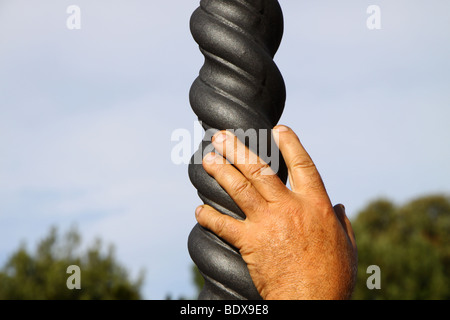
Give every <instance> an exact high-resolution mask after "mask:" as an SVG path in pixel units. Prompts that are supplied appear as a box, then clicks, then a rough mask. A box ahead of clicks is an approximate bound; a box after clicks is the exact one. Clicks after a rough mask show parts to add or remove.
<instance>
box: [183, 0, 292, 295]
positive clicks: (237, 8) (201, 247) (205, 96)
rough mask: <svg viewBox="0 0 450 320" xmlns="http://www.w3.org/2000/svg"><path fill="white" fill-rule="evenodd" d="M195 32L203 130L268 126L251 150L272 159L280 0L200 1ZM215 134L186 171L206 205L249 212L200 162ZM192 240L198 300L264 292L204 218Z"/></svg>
mask: <svg viewBox="0 0 450 320" xmlns="http://www.w3.org/2000/svg"><path fill="white" fill-rule="evenodd" d="M191 32H192V35H193V37H194V39H195V41H196V42H197V43H198V44H199V46H200V50H201V52H202V53H203V55H204V56H205V64H204V65H203V67H202V69H201V70H200V76H199V77H198V78H197V79H196V80H195V82H194V84H193V85H192V88H191V92H190V102H191V106H192V109H193V110H194V112H195V113H196V114H197V116H198V118H199V120H200V121H201V122H202V125H203V127H204V129H205V130H208V129H214V130H217V129H218V130H230V129H233V130H236V129H242V131H241V132H245V131H247V130H249V129H256V130H257V132H256V133H257V134H258V137H260V135H259V134H260V133H261V132H264V131H259V130H261V129H263V130H267V131H265V132H266V133H267V132H268V133H269V139H265V140H266V141H263V142H261V143H262V144H265V145H264V146H263V145H261V143H260V144H259V145H258V146H257V147H256V150H253V151H255V152H257V153H258V154H259V155H260V156H261V157H262V158H263V159H264V160H265V161H267V162H269V160H270V159H272V157H271V156H272V155H270V154H268V155H267V156H268V157H267V156H266V154H265V152H264V154H261V152H260V151H261V150H263V149H264V151H266V150H271V146H272V145H273V141H272V138H271V135H270V133H271V131H270V130H271V129H272V128H273V127H274V126H275V125H276V124H277V122H278V120H279V119H280V117H281V114H282V112H283V108H284V103H285V99H286V90H285V85H284V81H283V77H282V76H281V73H280V72H279V70H278V68H277V66H276V65H275V63H274V61H273V57H274V55H275V53H276V51H277V50H278V47H279V45H280V42H281V38H282V34H283V15H282V12H281V8H280V6H279V4H278V1H277V0H202V1H201V3H200V7H199V8H198V9H197V10H196V11H195V12H194V14H193V15H192V18H191ZM261 135H262V134H261ZM238 137H239V135H238ZM240 138H241V137H240ZM210 139H211V135H209V136H208V135H207V136H205V139H204V141H203V142H202V144H201V146H200V148H199V150H198V151H197V153H196V154H194V156H193V158H192V161H191V164H190V166H189V177H190V179H191V181H192V183H193V185H194V186H195V187H196V188H197V190H198V194H199V196H200V198H201V199H202V200H203V202H204V203H205V204H208V205H210V206H212V207H214V208H216V209H217V210H219V211H220V212H221V213H223V214H227V215H230V216H232V217H235V218H237V219H245V214H244V213H243V212H242V211H241V209H240V208H239V207H238V206H237V205H236V204H235V203H234V202H233V200H232V199H231V198H230V197H229V196H228V194H227V193H226V192H225V191H224V190H223V189H222V187H221V186H220V185H219V184H218V183H217V182H216V181H215V180H214V179H213V178H212V177H211V176H209V175H208V174H207V173H206V171H204V169H203V167H202V164H201V159H202V158H203V155H205V150H207V149H208V150H207V152H210V151H211V145H210V143H211V140H210ZM241 140H242V141H244V139H243V138H241ZM247 145H248V144H247ZM253 149H255V148H253ZM207 152H206V153H207ZM276 152H277V154H278V155H279V151H278V149H277V150H276ZM279 159H280V166H279V169H278V175H279V176H280V178H281V179H282V180H283V181H284V182H285V181H286V177H287V170H286V166H285V164H284V162H283V161H282V158H281V157H279ZM188 246H189V252H190V254H191V257H192V259H193V260H194V262H195V263H196V265H197V266H198V268H199V270H200V272H201V273H202V275H203V276H204V278H205V287H204V289H203V291H202V293H201V294H200V297H199V299H251V300H255V299H261V297H260V295H259V294H258V292H257V290H256V288H255V286H254V284H253V282H252V279H251V277H250V275H249V272H248V269H247V265H246V264H245V262H244V261H243V259H242V257H241V256H240V255H239V252H238V250H237V249H236V248H233V247H232V246H230V245H229V244H227V243H226V242H224V241H223V240H222V239H220V238H218V237H217V236H215V235H214V234H213V233H211V232H209V231H208V230H206V229H204V228H202V227H201V226H199V225H196V226H195V228H194V229H193V230H192V232H191V234H190V236H189V241H188Z"/></svg>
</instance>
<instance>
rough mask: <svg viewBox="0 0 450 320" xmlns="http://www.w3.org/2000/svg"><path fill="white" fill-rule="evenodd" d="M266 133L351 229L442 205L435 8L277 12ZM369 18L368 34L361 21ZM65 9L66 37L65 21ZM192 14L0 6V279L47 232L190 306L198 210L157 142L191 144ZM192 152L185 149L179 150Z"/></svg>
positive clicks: (99, 0)
mask: <svg viewBox="0 0 450 320" xmlns="http://www.w3.org/2000/svg"><path fill="white" fill-rule="evenodd" d="M280 3H281V5H282V8H283V10H284V15H285V36H284V39H283V42H282V45H281V47H280V50H279V52H278V54H277V56H276V62H277V64H278V66H279V68H280V70H281V71H282V73H283V76H284V78H285V81H286V85H287V94H288V98H287V103H286V109H285V112H284V114H283V117H282V119H281V123H283V124H287V125H289V126H291V127H292V128H293V129H294V130H295V131H296V132H297V133H298V134H299V136H300V138H301V139H302V141H303V143H304V145H305V147H306V148H307V149H308V151H309V152H310V154H311V156H312V157H313V159H314V161H315V162H316V164H317V166H318V168H319V170H320V172H321V174H322V177H323V179H324V181H325V184H326V186H327V189H328V191H329V194H330V197H331V199H332V201H333V202H334V203H338V202H342V203H344V204H345V205H346V208H347V211H348V214H349V215H350V216H354V214H355V213H356V212H357V211H358V210H359V209H361V208H362V207H363V206H364V205H365V204H366V203H367V202H368V201H370V200H372V199H375V198H377V197H381V196H385V197H389V198H391V199H392V200H394V201H396V202H398V203H402V202H405V201H408V200H409V199H411V198H414V197H416V196H418V195H423V194H428V193H435V192H445V193H450V148H449V145H450V143H449V142H450V125H449V124H450V122H449V119H450V59H449V57H450V20H449V19H448V13H449V12H450V2H446V1H440V0H430V1H423V0H422V1H418V0H416V1H406V0H394V1H392V0H391V1H385V0H379V1H377V0H373V1H356V0H351V1H350V0H349V1H339V2H338V1H331V0H323V1H300V0H284V1H280ZM373 4H375V5H378V6H379V7H380V9H381V24H382V29H381V30H368V28H367V27H366V19H367V18H368V14H367V13H366V9H367V7H368V6H369V5H373ZM69 5H78V6H79V7H80V8H81V30H68V29H67V27H66V19H67V18H68V16H69V15H68V14H67V13H66V9H67V7H68V6H69ZM197 6H198V1H197V0H196V1H190V0H189V1H188V0H176V1H154V0H150V1H143V0H128V1H124V0H109V1H106V0H96V1H86V0H84V1H83V0H71V1H66V0H61V1H57V2H55V1H49V0H40V1H24V0H0V264H3V263H4V262H5V260H6V259H7V257H8V256H9V255H10V254H11V253H12V252H13V251H14V250H15V249H16V248H17V247H18V245H19V243H20V241H21V240H26V241H27V243H28V247H32V246H34V242H35V241H36V240H37V239H39V238H42V237H43V236H44V235H45V234H46V233H47V231H48V229H49V227H50V226H51V225H57V226H59V227H60V229H62V230H66V229H67V228H69V226H70V225H72V224H73V223H76V224H77V225H78V228H79V230H80V231H81V232H82V234H83V236H84V239H85V240H86V243H87V244H89V242H90V241H92V240H93V239H94V237H96V236H99V237H101V238H102V239H104V240H105V241H106V242H111V243H114V244H115V246H116V248H117V256H118V258H119V259H120V261H122V262H123V263H124V264H125V265H126V266H127V267H128V268H129V269H130V270H132V272H133V274H137V272H138V271H139V269H141V268H144V269H145V270H146V283H145V287H144V295H145V297H146V298H148V299H163V298H164V297H165V296H166V294H168V293H170V294H172V295H173V296H174V297H177V296H179V295H187V296H189V295H192V294H193V292H194V289H193V287H192V284H191V276H190V265H191V260H190V258H189V255H188V252H187V248H186V242H187V237H188V234H189V232H190V230H191V229H192V227H193V225H194V224H195V219H194V209H195V207H196V206H197V205H198V204H200V200H199V199H198V197H197V195H196V191H195V189H194V188H193V186H192V185H191V184H190V182H189V179H188V176H187V166H186V165H175V164H174V163H173V162H172V161H171V157H170V156H171V149H172V148H173V147H174V143H173V142H171V134H172V132H173V131H174V130H176V129H180V128H183V129H187V130H189V131H191V132H193V131H194V121H195V120H196V119H195V115H194V114H193V112H192V111H191V109H190V106H189V102H188V92H189V87H190V85H191V83H192V82H193V81H194V79H195V77H196V76H197V74H198V71H199V69H200V67H201V65H202V63H203V57H202V56H201V54H200V52H199V51H198V48H197V45H196V44H195V42H194V41H193V40H192V38H191V35H190V32H189V27H188V23H189V18H190V15H191V13H192V12H193V11H194V9H195V8H196V7H197ZM195 147H196V142H193V144H192V148H193V151H194V149H195Z"/></svg>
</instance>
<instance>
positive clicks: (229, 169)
mask: <svg viewBox="0 0 450 320" xmlns="http://www.w3.org/2000/svg"><path fill="white" fill-rule="evenodd" d="M273 135H274V138H275V141H277V144H278V147H279V149H280V151H281V153H282V155H283V158H284V160H285V162H286V165H287V167H288V171H289V181H290V185H291V188H292V190H289V189H288V188H287V187H286V186H285V185H284V183H283V182H282V181H281V180H280V179H279V178H278V176H277V175H276V174H275V173H274V172H273V171H272V169H271V168H270V166H269V165H267V164H266V163H264V162H263V161H262V160H261V159H259V158H258V157H257V156H256V155H254V154H253V153H252V152H251V151H249V150H248V149H247V148H246V147H245V146H244V145H243V144H242V143H241V142H240V141H239V139H237V138H236V137H235V136H234V135H233V134H231V133H230V132H226V131H221V132H218V133H216V134H215V135H214V137H213V141H212V142H213V145H214V147H215V149H216V150H217V151H218V152H219V153H220V154H221V155H219V154H215V153H210V154H208V155H206V156H205V158H204V159H203V167H204V168H205V170H206V171H207V172H208V173H209V174H210V175H211V176H212V177H214V178H215V179H216V180H217V182H218V183H219V184H220V185H221V186H222V187H223V188H224V189H225V190H226V191H227V192H228V194H229V195H230V196H231V198H232V199H233V200H234V201H235V202H236V204H237V205H238V206H239V207H240V208H241V209H242V211H243V212H244V213H245V214H246V216H247V218H246V219H245V220H243V221H242V220H237V219H234V218H232V217H229V216H227V215H223V214H221V213H220V212H218V211H217V210H215V209H214V208H212V207H210V206H207V205H204V206H200V207H198V208H197V210H196V217H197V221H198V222H199V224H200V225H201V226H203V227H205V228H207V229H209V230H211V231H212V232H214V233H215V234H217V235H218V236H219V237H221V238H223V239H224V240H225V241H227V242H229V243H230V244H231V245H233V246H235V247H236V248H237V249H239V251H240V253H241V255H242V258H243V259H244V261H245V262H246V263H247V266H248V269H249V272H250V275H251V277H252V280H253V282H254V284H255V286H256V288H257V290H258V292H259V293H260V295H261V296H262V297H263V298H264V299H280V300H294V299H348V298H350V297H351V294H352V292H353V288H354V285H355V281H356V272H357V249H356V242H355V236H354V234H353V230H352V227H351V224H350V221H349V220H348V218H347V217H346V214H345V208H344V206H343V205H337V206H335V207H334V208H333V206H332V204H331V201H330V199H329V197H328V194H327V192H326V189H325V187H324V184H323V182H322V179H321V177H320V175H319V172H318V171H317V169H316V166H315V165H314V163H313V161H312V160H311V158H310V156H309V155H308V153H307V152H306V151H305V149H304V148H303V146H302V144H301V143H300V141H299V139H298V137H297V136H296V135H295V133H294V132H293V131H292V130H291V129H289V128H287V127H285V126H277V127H275V128H274V130H273ZM255 158H256V159H258V161H254V160H255ZM232 164H233V165H234V166H233V165H232Z"/></svg>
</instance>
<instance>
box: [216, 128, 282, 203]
mask: <svg viewBox="0 0 450 320" xmlns="http://www.w3.org/2000/svg"><path fill="white" fill-rule="evenodd" d="M213 145H214V148H215V149H216V150H217V151H218V152H220V153H221V154H222V155H223V156H224V157H226V158H227V160H228V161H229V162H230V163H232V164H233V165H234V166H235V167H236V168H237V169H238V170H239V171H240V172H241V173H242V175H243V176H244V177H245V178H246V179H247V180H248V181H249V182H250V183H251V184H252V185H253V186H254V188H255V189H256V190H257V191H258V192H259V193H260V194H261V196H262V197H263V198H264V199H265V200H267V201H276V200H279V198H280V195H281V194H283V193H285V192H287V191H288V189H287V188H286V186H285V185H284V183H283V182H282V181H281V180H280V179H279V178H278V176H277V175H276V174H275V173H274V172H273V170H272V169H271V167H270V166H269V165H268V164H267V163H265V162H264V161H263V160H262V159H261V158H259V157H258V156H257V155H256V154H255V153H253V152H252V151H251V150H249V149H248V148H247V147H246V146H245V145H244V144H243V143H242V142H241V141H240V140H239V139H238V138H237V137H236V136H235V135H233V134H232V133H230V132H227V131H221V132H218V133H217V134H216V135H214V137H213ZM231 169H232V166H231V167H229V168H228V172H230V171H231ZM218 182H219V183H220V181H219V180H218Z"/></svg>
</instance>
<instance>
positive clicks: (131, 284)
mask: <svg viewBox="0 0 450 320" xmlns="http://www.w3.org/2000/svg"><path fill="white" fill-rule="evenodd" d="M104 251H105V252H104ZM71 265H77V266H79V267H80V270H81V277H80V278H81V289H80V290H78V289H73V290H70V289H68V287H67V285H66V281H67V279H68V277H70V276H71V274H70V273H69V274H68V273H67V268H68V267H69V266H71ZM142 283H143V275H142V273H141V275H140V276H139V277H138V279H137V280H135V281H132V280H130V279H129V276H128V272H127V270H126V269H125V268H124V267H122V266H121V265H120V264H119V263H118V262H117V261H116V258H115V255H114V247H113V246H112V245H110V246H108V247H107V248H106V250H104V249H103V244H102V241H101V240H99V239H97V240H96V241H95V243H94V244H93V245H92V246H90V247H88V248H87V249H85V251H84V252H82V250H81V237H80V234H79V233H78V232H77V230H76V229H75V228H72V229H71V230H69V231H68V232H67V233H66V234H65V235H64V236H63V237H60V235H59V234H58V231H57V229H56V228H54V227H53V228H51V230H50V232H49V234H48V235H47V236H46V237H45V238H44V239H43V240H41V241H40V242H39V244H38V245H37V248H36V251H35V252H34V253H30V252H28V250H27V248H26V247H25V245H21V246H20V247H19V249H18V250H17V251H16V252H14V253H13V254H12V255H11V257H10V258H9V260H8V261H7V262H6V264H5V265H4V266H3V268H2V269H0V299H14V300H40V299H70V300H78V299H95V300H100V299H102V300H112V299H127V300H128V299H140V298H141V293H140V290H141V286H142Z"/></svg>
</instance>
